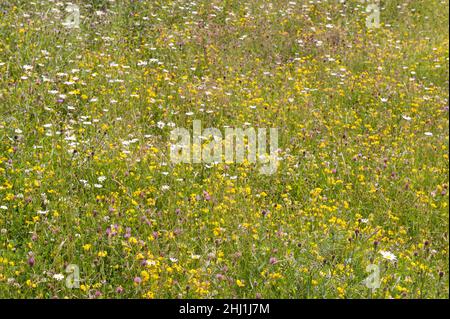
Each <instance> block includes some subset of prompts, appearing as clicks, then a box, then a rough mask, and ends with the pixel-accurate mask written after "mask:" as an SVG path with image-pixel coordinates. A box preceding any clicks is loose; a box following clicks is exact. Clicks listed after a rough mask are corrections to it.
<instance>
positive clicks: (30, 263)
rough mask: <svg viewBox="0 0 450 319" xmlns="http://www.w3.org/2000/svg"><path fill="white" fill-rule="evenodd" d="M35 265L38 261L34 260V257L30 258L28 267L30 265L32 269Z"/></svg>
mask: <svg viewBox="0 0 450 319" xmlns="http://www.w3.org/2000/svg"><path fill="white" fill-rule="evenodd" d="M35 263H36V261H35V260H34V257H33V256H31V257H30V258H28V265H30V267H33V266H34V264H35Z"/></svg>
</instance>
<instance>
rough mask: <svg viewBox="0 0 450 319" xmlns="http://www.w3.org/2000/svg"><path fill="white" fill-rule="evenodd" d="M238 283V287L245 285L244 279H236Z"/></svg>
mask: <svg viewBox="0 0 450 319" xmlns="http://www.w3.org/2000/svg"><path fill="white" fill-rule="evenodd" d="M236 285H238V287H245V283H244V281H243V280H240V279H238V280H236Z"/></svg>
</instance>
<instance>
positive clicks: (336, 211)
mask: <svg viewBox="0 0 450 319" xmlns="http://www.w3.org/2000/svg"><path fill="white" fill-rule="evenodd" d="M72 2H73V3H78V5H79V6H80V12H81V15H82V16H81V24H80V28H79V29H67V28H65V27H64V26H62V25H61V23H62V22H63V20H64V19H63V18H64V14H65V13H64V5H62V6H58V5H57V3H56V2H51V1H44V0H40V1H34V2H29V1H25V0H16V1H13V0H4V1H2V2H1V4H0V206H1V207H2V208H0V230H1V231H0V297H1V298H11V297H12V298H53V297H58V298H65V297H69V298H88V297H91V298H148V297H150V298H255V297H258V298H259V297H261V298H391V297H392V298H448V297H449V285H448V279H449V276H448V271H449V269H448V268H449V266H448V265H449V262H448V261H449V255H448V244H449V242H448V232H449V226H448V225H449V224H448V222H449V208H448V192H449V189H448V188H449V177H448V176H449V175H448V169H449V163H448V143H449V126H448V119H449V118H448V103H449V102H448V77H449V73H448V70H449V65H448V44H449V38H448V9H449V7H448V1H438V0H427V1H408V0H403V1H400V0H395V1H394V0H392V1H381V4H380V6H381V16H380V22H381V26H380V28H377V29H368V28H367V27H366V23H365V21H366V13H365V7H366V4H365V3H361V2H360V1H347V2H346V4H341V3H339V1H331V0H330V1H321V2H320V3H319V2H318V1H300V0H297V1H294V2H288V1H279V0H274V1H271V2H268V1H262V0H255V1H237V0H228V1H205V0H199V1H195V2H192V1H183V0H179V1H150V0H145V1H117V0H116V1H76V0H73V1H72ZM55 9H58V10H59V13H58V12H56V11H55ZM99 11H101V12H102V13H103V14H101V15H99V14H97V12H99ZM327 25H328V26H327ZM330 25H332V27H331V26H330ZM142 61H145V62H146V64H143V63H141V62H142ZM25 65H29V66H31V67H32V69H29V70H26V69H24V66H25ZM250 106H256V109H253V108H251V107H250ZM189 112H192V113H193V115H187V114H186V113H188V114H190V113H189ZM408 118H410V120H407V119H408ZM193 120H201V121H202V126H203V127H204V128H206V127H217V128H220V129H223V128H224V126H232V127H243V126H244V123H246V122H247V123H250V125H251V126H252V127H255V128H257V127H266V128H270V127H277V128H279V148H280V150H281V151H280V157H282V158H283V159H282V161H281V162H280V166H279V168H278V170H277V172H276V173H275V174H273V175H268V176H266V175H261V174H260V173H259V170H258V167H257V166H255V165H253V164H250V163H242V164H231V165H225V164H219V165H216V166H213V167H211V168H209V167H207V166H206V165H205V164H177V165H174V164H172V163H171V161H170V157H169V147H170V140H169V136H170V131H171V130H172V128H171V127H170V126H167V125H166V126H165V127H164V128H159V127H158V125H157V123H158V122H163V123H165V124H168V123H174V125H175V126H177V127H184V128H187V129H189V130H192V121H193ZM48 124H51V126H50V125H48ZM426 132H431V133H432V135H431V136H430V135H426V134H425V133H426ZM134 139H135V142H133V143H130V144H129V145H128V146H127V145H124V143H123V142H124V141H132V140H134ZM125 144H127V143H125ZM100 176H105V177H106V180H105V181H103V182H99V181H98V177H100ZM83 181H85V182H83ZM85 184H88V185H89V187H87V186H85ZM94 184H102V188H96V187H95V186H94ZM166 186H168V187H169V189H167V187H166ZM204 192H207V193H208V194H210V195H211V200H206V199H205V195H204V194H205V193H204ZM40 212H46V213H45V214H42V213H40ZM108 233H109V235H108ZM380 251H389V252H391V253H393V254H394V255H395V256H396V261H389V260H387V259H385V258H383V256H382V254H381V253H380ZM31 256H33V258H34V263H32V262H29V259H30V258H31ZM144 261H147V262H146V263H144ZM31 264H32V265H31ZM69 264H76V265H78V267H79V269H80V280H81V281H80V285H81V286H80V288H79V289H76V288H75V289H69V288H67V287H66V284H65V279H63V280H61V281H58V280H56V279H55V278H53V276H54V275H55V274H63V275H64V276H65V277H67V276H68V275H69V274H67V273H66V271H65V269H66V267H67V265H69ZM370 264H376V265H379V266H380V276H381V286H380V288H379V289H376V290H373V291H372V290H371V289H368V288H367V287H366V286H365V285H364V284H363V280H365V279H366V278H367V277H368V276H369V275H370V273H368V272H366V270H365V269H366V267H367V266H368V265H370ZM138 277H139V278H140V279H141V282H140V283H136V282H135V280H136V278H138Z"/></svg>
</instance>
